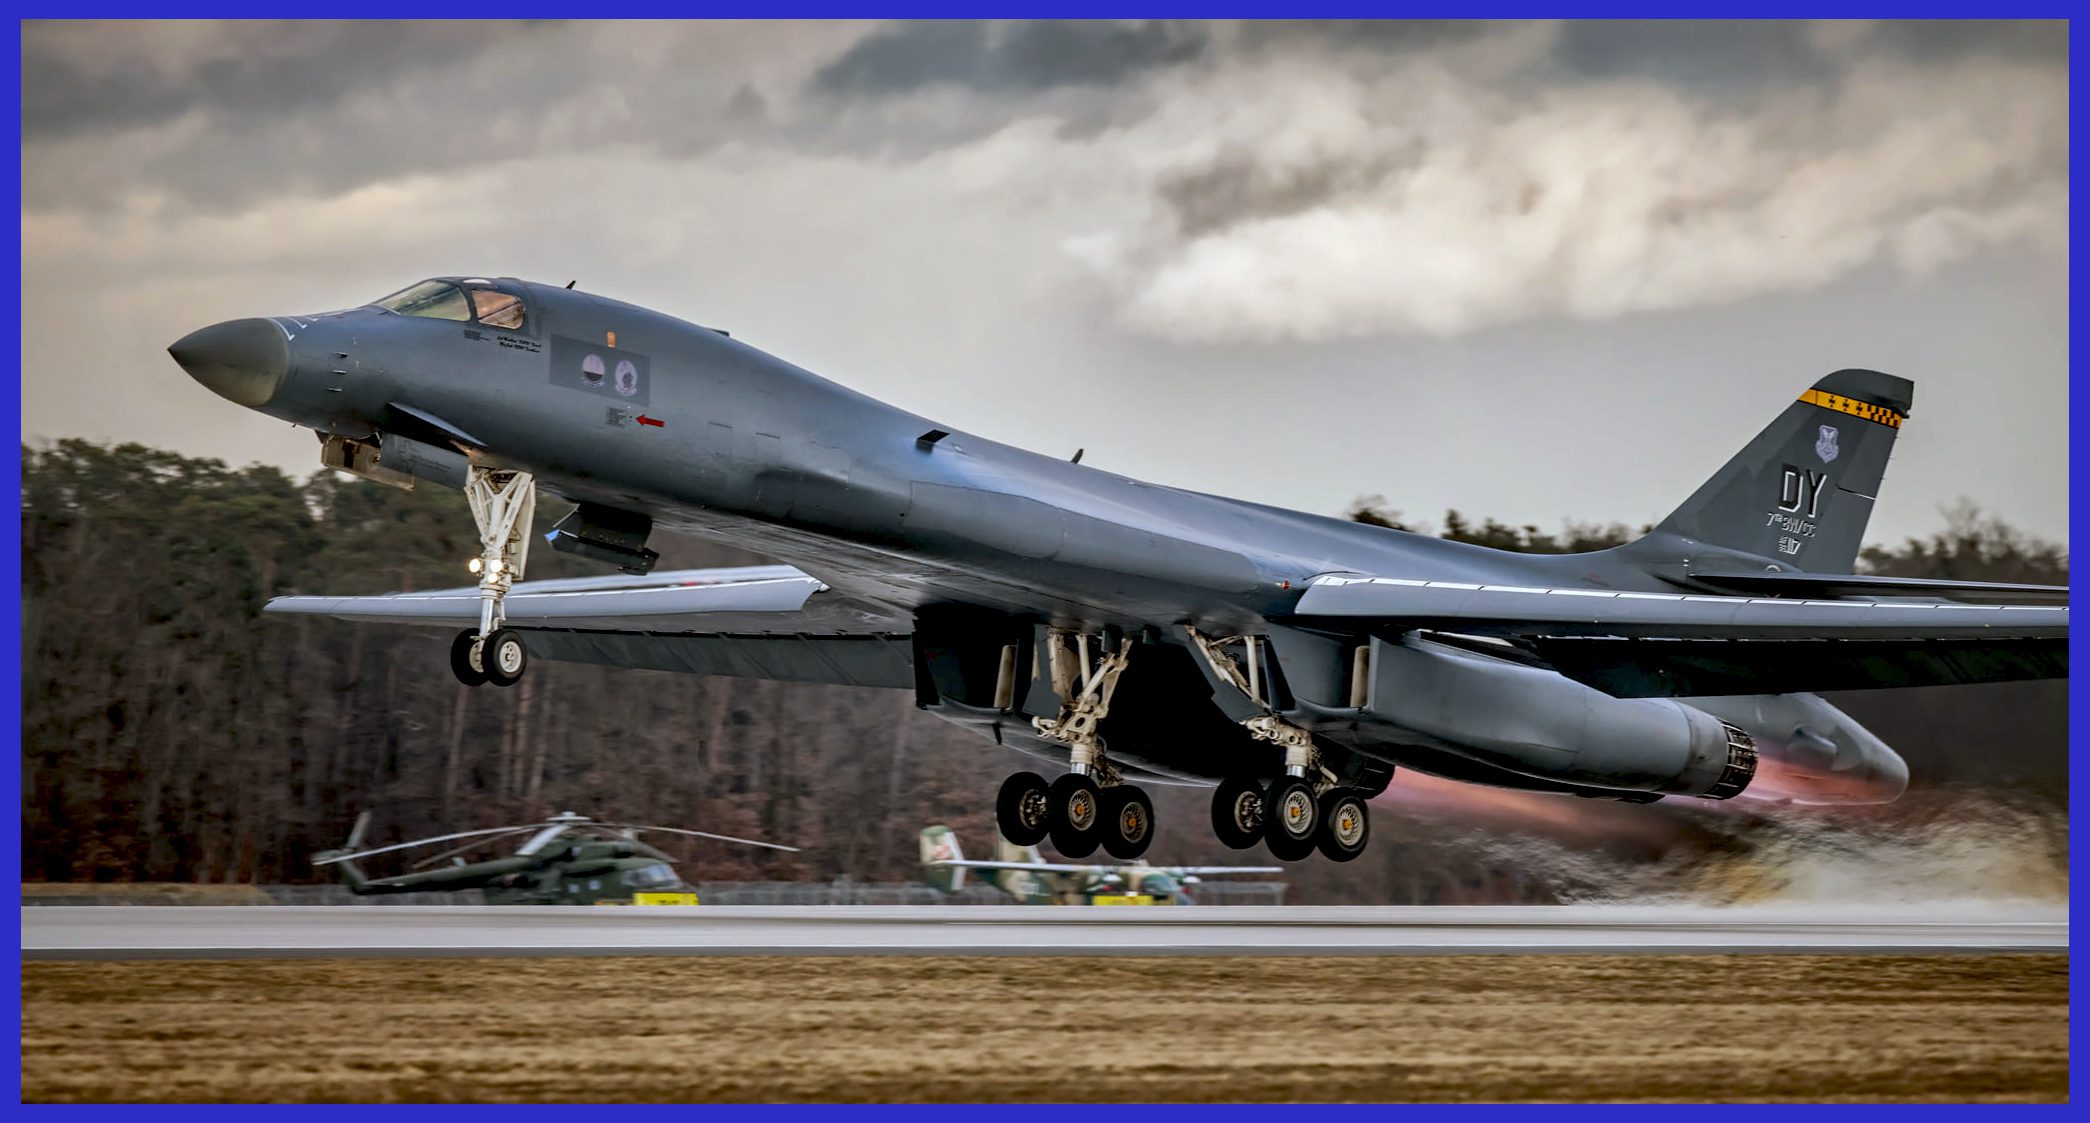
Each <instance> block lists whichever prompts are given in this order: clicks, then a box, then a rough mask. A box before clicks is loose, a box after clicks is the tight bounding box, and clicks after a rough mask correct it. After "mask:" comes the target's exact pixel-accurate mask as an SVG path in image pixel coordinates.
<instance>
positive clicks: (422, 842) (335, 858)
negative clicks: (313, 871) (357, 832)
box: [312, 824, 536, 866]
mask: <svg viewBox="0 0 2090 1123" xmlns="http://www.w3.org/2000/svg"><path fill="white" fill-rule="evenodd" d="M535 828H536V825H535V824H531V825H530V826H527V827H522V828H520V829H521V830H534V829H535ZM517 829H518V828H516V827H512V826H510V827H488V828H486V829H485V830H479V831H459V832H457V833H456V834H439V835H434V836H432V837H429V838H417V839H415V840H413V841H412V842H395V843H393V844H392V845H390V846H380V847H377V848H376V849H374V850H361V851H356V852H354V853H349V854H330V855H328V856H327V857H325V858H314V859H313V860H312V864H313V865H315V866H326V865H332V864H333V863H335V862H347V861H352V860H354V859H356V858H367V857H369V856H371V855H372V854H389V853H391V852H392V851H394V850H411V849H413V848H414V847H416V846H432V845H434V844H435V843H438V842H451V841H455V840H456V839H460V838H482V837H484V836H486V835H490V834H505V833H507V832H509V831H513V830H517Z"/></svg>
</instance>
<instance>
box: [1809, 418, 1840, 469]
mask: <svg viewBox="0 0 2090 1123" xmlns="http://www.w3.org/2000/svg"><path fill="white" fill-rule="evenodd" d="M1839 451H1840V450H1839V449H1838V448H1837V447H1836V426H1834V425H1824V426H1822V427H1821V435H1820V436H1818V437H1816V438H1814V455H1816V456H1819V457H1821V462H1822V463H1824V464H1827V463H1828V462H1829V461H1831V460H1834V459H1836V454H1837V452H1839Z"/></svg>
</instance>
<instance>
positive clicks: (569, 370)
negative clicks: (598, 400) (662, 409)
mask: <svg viewBox="0 0 2090 1123" xmlns="http://www.w3.org/2000/svg"><path fill="white" fill-rule="evenodd" d="M550 366H551V383H552V385H554V386H564V387H567V388H569V389H573V390H580V391H584V392H586V393H590V394H600V395H602V396H604V397H607V398H614V399H616V400H617V401H619V402H622V403H625V404H628V405H633V406H638V407H640V408H641V409H643V408H644V407H646V406H649V405H651V404H652V396H653V373H652V370H651V366H652V363H651V360H649V359H648V358H647V357H646V356H644V355H641V354H639V353H637V352H635V351H626V350H622V349H619V350H611V349H610V348H608V347H606V346H604V345H603V344H601V343H591V342H588V341H586V340H580V339H573V338H570V337H568V336H563V335H555V336H552V338H551V359H550Z"/></svg>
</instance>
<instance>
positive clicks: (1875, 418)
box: [1800, 390, 1906, 429]
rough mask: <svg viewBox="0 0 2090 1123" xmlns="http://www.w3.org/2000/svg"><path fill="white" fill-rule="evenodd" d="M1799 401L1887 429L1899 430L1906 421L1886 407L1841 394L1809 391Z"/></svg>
mask: <svg viewBox="0 0 2090 1123" xmlns="http://www.w3.org/2000/svg"><path fill="white" fill-rule="evenodd" d="M1800 400H1801V401H1803V402H1806V403H1807V404H1808V405H1816V406H1820V407H1822V408H1823V409H1833V410H1835V411H1836V412H1837V413H1847V414H1850V415H1851V416H1852V417H1862V418H1864V419H1865V420H1867V421H1871V422H1875V423H1877V424H1880V425H1885V426H1886V427H1887V428H1889V429H1899V428H1901V423H1902V422H1903V421H1904V420H1906V417H1905V415H1903V414H1899V413H1896V412H1894V411H1893V410H1891V409H1888V408H1887V407H1886V406H1876V405H1873V404H1872V403H1871V402H1861V401H1859V400H1857V399H1856V398H1846V397H1844V396H1843V395H1841V394H1831V393H1829V392H1828V391H1827V390H1809V391H1807V392H1806V393H1804V394H1801V395H1800Z"/></svg>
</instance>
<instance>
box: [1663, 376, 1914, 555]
mask: <svg viewBox="0 0 2090 1123" xmlns="http://www.w3.org/2000/svg"><path fill="white" fill-rule="evenodd" d="M1914 400H1915V384H1914V383H1911V382H1910V381H1909V380H1908V379H1906V378H1896V377H1895V376H1893V375H1891V374H1881V373H1880V372H1878V371H1872V370H1857V369H1851V370H1839V371H1837V372H1836V373H1834V374H1831V375H1829V376H1828V377H1826V378H1824V379H1822V380H1821V381H1819V382H1817V383H1815V384H1814V385H1813V386H1812V387H1809V388H1808V390H1807V391H1806V392H1805V393H1803V394H1801V395H1800V398H1799V400H1798V401H1796V402H1794V403H1793V404H1791V405H1789V406H1787V407H1785V411H1784V412H1783V413H1780V414H1779V415H1778V417H1777V419H1776V420H1774V421H1772V422H1771V424H1770V426H1769V427H1767V428H1766V429H1764V431H1763V432H1761V433H1759V434H1757V436H1756V439H1755V440H1753V441H1750V442H1749V444H1748V445H1747V446H1746V447H1744V448H1743V449H1742V451H1741V452H1740V453H1738V454H1737V455H1736V456H1735V457H1734V459H1732V460H1729V461H1728V462H1727V465H1726V467H1724V468H1721V469H1720V471H1719V472H1718V473H1716V474H1715V475H1714V476H1713V478H1712V479H1710V480H1707V481H1706V482H1705V484H1704V486H1702V487H1700V488H1699V489H1698V490H1697V491H1696V492H1693V493H1692V495H1691V497H1690V498H1689V499H1687V500H1685V501H1684V504H1683V506H1681V507H1678V508H1677V509H1676V510H1675V512H1673V513H1672V514H1671V515H1670V516H1669V517H1668V518H1666V519H1663V520H1662V522H1661V524H1660V525H1659V526H1657V527H1656V528H1655V530H1656V535H1657V536H1658V537H1660V538H1661V539H1662V541H1663V544H1664V546H1665V547H1666V546H1671V545H1675V544H1676V543H1675V539H1679V538H1680V539H1684V540H1687V542H1688V543H1692V544H1699V545H1705V546H1716V547H1721V548H1723V549H1726V550H1730V551H1736V552H1739V553H1743V554H1751V555H1755V556H1757V557H1760V558H1764V559H1767V560H1768V561H1771V562H1776V563H1779V564H1780V565H1782V566H1784V567H1785V568H1788V569H1796V570H1806V571H1810V572H1814V573H1849V572H1851V567H1852V566H1853V565H1855V564H1856V562H1857V560H1858V547H1859V546H1860V545H1861V544H1863V542H1864V538H1865V524H1866V523H1867V522H1868V521H1869V520H1870V519H1871V518H1872V504H1873V501H1874V500H1875V499H1876V498H1877V497H1878V496H1879V491H1880V484H1881V482H1882V481H1883V480H1884V479H1885V478H1886V475H1887V457H1888V454H1889V453H1891V452H1892V451H1893V449H1894V437H1895V435H1896V434H1897V433H1898V432H1899V431H1900V429H1901V423H1902V421H1903V420H1904V419H1906V418H1907V417H1908V415H1909V407H1910V405H1911V404H1912V403H1913V402H1914Z"/></svg>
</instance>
